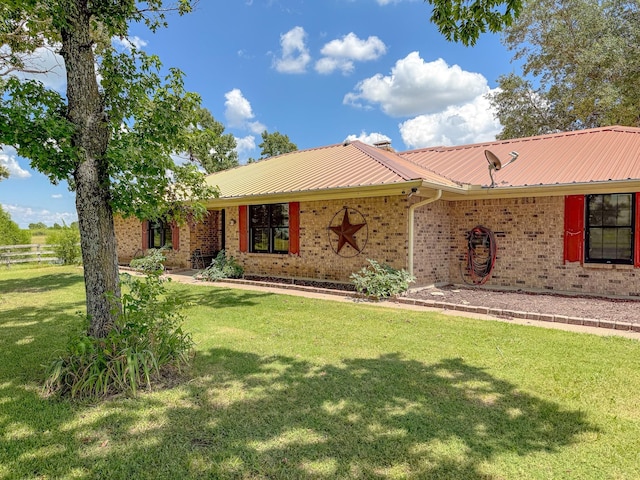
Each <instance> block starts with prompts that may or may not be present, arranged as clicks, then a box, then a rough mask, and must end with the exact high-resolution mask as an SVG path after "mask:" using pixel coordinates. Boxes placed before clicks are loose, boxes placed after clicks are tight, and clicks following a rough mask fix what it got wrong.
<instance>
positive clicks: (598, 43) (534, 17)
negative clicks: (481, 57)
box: [490, 0, 640, 138]
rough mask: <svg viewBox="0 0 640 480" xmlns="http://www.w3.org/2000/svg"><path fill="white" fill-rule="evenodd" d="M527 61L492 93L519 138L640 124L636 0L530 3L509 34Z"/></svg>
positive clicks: (506, 133) (511, 134)
mask: <svg viewBox="0 0 640 480" xmlns="http://www.w3.org/2000/svg"><path fill="white" fill-rule="evenodd" d="M505 34H506V35H505V39H504V43H505V44H506V45H507V47H509V48H510V49H511V50H513V51H515V55H514V59H516V60H522V61H524V63H523V66H522V76H518V75H516V74H510V75H505V76H502V77H500V79H499V86H500V90H498V91H497V92H496V93H494V94H492V95H491V96H490V99H491V103H492V105H493V107H494V108H495V109H496V110H497V117H498V119H499V120H500V123H501V124H502V125H503V127H504V129H503V131H502V132H501V134H500V135H499V137H498V138H518V137H525V136H532V135H539V134H544V133H549V132H556V131H568V130H577V129H584V128H592V127H600V126H607V125H628V126H640V110H639V109H638V105H640V90H639V89H638V88H637V83H638V72H639V71H640V54H639V53H638V45H640V7H639V4H638V2H637V0H605V1H600V0H559V1H556V0H553V1H552V0H543V1H540V2H529V3H527V8H526V9H525V10H524V11H523V12H522V15H521V16H520V17H519V18H518V20H517V22H516V23H515V24H513V25H512V26H511V27H509V28H508V29H507V30H506V31H505Z"/></svg>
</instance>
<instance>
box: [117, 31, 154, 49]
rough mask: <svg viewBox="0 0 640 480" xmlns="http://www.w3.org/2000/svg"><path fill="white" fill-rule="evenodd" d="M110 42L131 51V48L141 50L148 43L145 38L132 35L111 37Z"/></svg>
mask: <svg viewBox="0 0 640 480" xmlns="http://www.w3.org/2000/svg"><path fill="white" fill-rule="evenodd" d="M111 43H112V44H113V46H114V47H120V48H122V49H124V50H127V51H129V52H130V51H131V50H132V48H136V49H137V50H141V49H143V48H144V47H146V46H147V45H148V43H147V41H146V40H143V39H142V38H140V37H138V36H137V35H134V36H133V37H113V38H112V39H111Z"/></svg>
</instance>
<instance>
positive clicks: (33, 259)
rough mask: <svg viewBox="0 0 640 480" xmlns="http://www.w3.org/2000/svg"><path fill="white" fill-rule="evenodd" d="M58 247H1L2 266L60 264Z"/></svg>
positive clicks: (37, 245)
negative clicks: (55, 250)
mask: <svg viewBox="0 0 640 480" xmlns="http://www.w3.org/2000/svg"><path fill="white" fill-rule="evenodd" d="M55 246H56V245H39V244H37V243H34V244H30V245H0V265H6V266H7V267H10V266H11V265H13V264H16V263H58V258H57V257H56V253H55V252H54V251H53V249H54V247H55Z"/></svg>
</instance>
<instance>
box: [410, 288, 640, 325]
mask: <svg viewBox="0 0 640 480" xmlns="http://www.w3.org/2000/svg"><path fill="white" fill-rule="evenodd" d="M407 296H408V297H409V298H415V299H421V300H435V301H439V302H447V303H454V304H459V305H460V304H461V305H472V306H479V307H488V308H496V309H502V310H511V311H519V312H530V313H541V314H549V315H565V316H567V317H581V318H589V319H595V320H606V321H610V322H616V323H618V322H626V323H638V324H640V299H638V300H633V299H617V298H615V299H614V298H597V297H588V296H568V295H558V294H553V295H551V294H545V293H529V292H523V291H496V290H489V289H485V288H472V287H457V286H445V287H438V288H435V287H434V288H426V289H421V290H418V291H411V292H410V293H409V294H408V295H407Z"/></svg>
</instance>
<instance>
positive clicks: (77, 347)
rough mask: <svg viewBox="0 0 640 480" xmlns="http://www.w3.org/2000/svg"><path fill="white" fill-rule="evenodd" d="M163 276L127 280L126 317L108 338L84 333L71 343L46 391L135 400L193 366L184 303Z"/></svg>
mask: <svg viewBox="0 0 640 480" xmlns="http://www.w3.org/2000/svg"><path fill="white" fill-rule="evenodd" d="M167 281H170V280H168V279H167V280H165V279H162V278H160V276H159V275H147V276H146V277H144V278H135V277H132V276H131V275H126V274H125V275H123V278H122V284H123V286H125V288H127V287H128V288H127V289H128V293H125V294H123V295H122V308H123V313H122V315H121V316H120V317H119V318H118V320H117V322H116V325H115V326H114V328H113V329H112V330H111V331H110V332H109V334H108V335H107V336H106V338H95V337H91V336H89V335H88V334H87V333H86V331H85V332H84V333H81V334H78V335H76V336H74V337H72V338H71V340H70V341H69V344H68V346H67V349H66V352H65V353H64V354H63V355H61V356H60V357H59V358H57V359H55V360H54V361H53V362H52V363H51V365H50V367H49V369H48V372H47V379H46V381H45V386H44V388H45V391H46V392H47V393H48V394H59V395H70V396H71V397H88V398H97V397H104V396H106V395H110V394H116V393H130V394H133V395H135V394H136V392H137V391H138V388H139V387H140V386H143V385H146V386H147V387H149V388H150V387H151V386H152V382H153V381H154V380H157V379H159V378H160V377H161V376H162V374H163V373H165V372H167V371H171V370H174V369H178V370H179V369H180V367H181V366H183V365H186V364H188V363H189V362H190V359H191V351H192V348H193V341H192V339H191V336H190V334H188V333H185V332H183V331H182V323H183V321H184V317H183V315H182V313H181V309H182V307H183V306H184V302H183V301H182V300H181V299H180V298H178V296H177V295H175V294H172V293H170V292H168V291H167V289H166V287H165V282H167Z"/></svg>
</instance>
